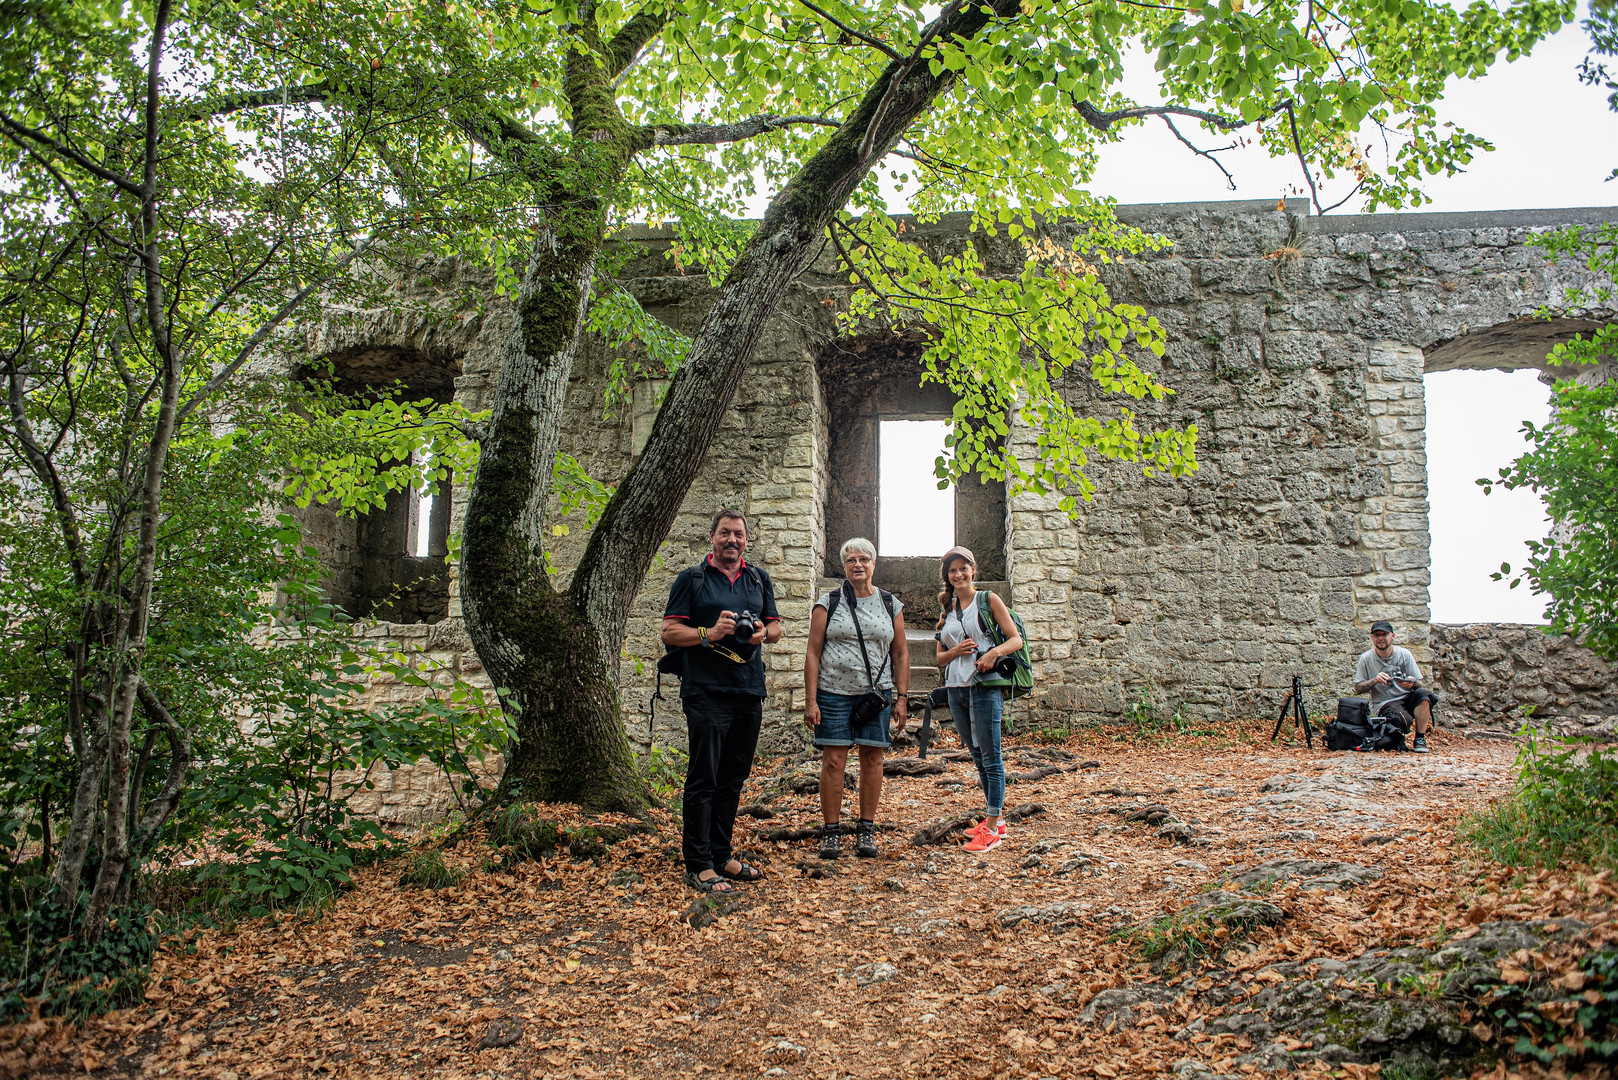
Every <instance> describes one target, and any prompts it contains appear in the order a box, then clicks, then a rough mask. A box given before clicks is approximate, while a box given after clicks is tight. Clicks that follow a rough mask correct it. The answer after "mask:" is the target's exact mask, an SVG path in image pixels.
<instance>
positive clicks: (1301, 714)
mask: <svg viewBox="0 0 1618 1080" xmlns="http://www.w3.org/2000/svg"><path fill="white" fill-rule="evenodd" d="M1298 723H1300V724H1302V725H1303V741H1304V742H1306V743H1308V744H1309V749H1311V750H1313V749H1314V748H1315V733H1314V732H1313V731H1311V730H1310V729H1309V711H1308V710H1307V709H1305V708H1304V707H1303V699H1302V698H1299V699H1298Z"/></svg>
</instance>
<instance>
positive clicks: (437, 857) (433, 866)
mask: <svg viewBox="0 0 1618 1080" xmlns="http://www.w3.org/2000/svg"><path fill="white" fill-rule="evenodd" d="M465 877H466V874H465V873H463V872H462V871H461V870H459V869H457V868H456V867H453V866H451V865H449V864H448V863H446V862H445V861H444V853H443V852H441V851H439V850H438V849H437V848H419V849H417V850H416V851H413V852H411V853H410V858H409V859H408V860H407V861H406V863H405V870H404V873H403V874H400V875H399V882H400V884H402V885H420V886H422V887H423V888H427V889H447V888H449V887H451V886H453V885H459V884H460V883H461V881H462V879H464V878H465Z"/></svg>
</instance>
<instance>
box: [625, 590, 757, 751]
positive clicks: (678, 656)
mask: <svg viewBox="0 0 1618 1080" xmlns="http://www.w3.org/2000/svg"><path fill="white" fill-rule="evenodd" d="M707 564H708V560H707V559H706V558H704V559H703V560H702V562H699V563H697V565H696V566H694V567H692V569H693V570H696V571H697V572H698V573H701V572H702V571H703V570H704V569H705V568H706V567H707ZM744 569H745V570H746V571H747V576H748V578H749V580H751V581H752V582H753V584H754V585H755V586H757V587H758V592H759V596H760V597H761V598H762V597H763V595H764V578H763V577H762V576H761V575H760V574H759V572H758V567H756V566H745V567H744ZM697 648H701V646H699V645H664V646H663V655H662V656H659V657H658V658H657V687H656V689H654V690H653V691H652V697H651V702H650V703H649V705H650V708H651V714H652V722H653V723H654V724H655V723H656V722H657V705H656V703H657V702H659V701H663V700H665V699H664V697H663V676H665V675H672V676H674V677H675V678H676V679H683V678H685V658H686V654H687V653H689V652H690V651H691V650H692V649H697Z"/></svg>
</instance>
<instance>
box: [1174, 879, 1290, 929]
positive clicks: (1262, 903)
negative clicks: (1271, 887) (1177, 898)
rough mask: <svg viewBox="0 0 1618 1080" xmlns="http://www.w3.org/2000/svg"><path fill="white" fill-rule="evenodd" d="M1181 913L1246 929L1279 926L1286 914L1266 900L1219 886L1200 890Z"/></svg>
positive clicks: (1232, 927)
mask: <svg viewBox="0 0 1618 1080" xmlns="http://www.w3.org/2000/svg"><path fill="white" fill-rule="evenodd" d="M1185 914H1186V915H1194V916H1197V917H1199V918H1201V919H1204V920H1206V921H1208V922H1212V923H1218V924H1219V925H1221V926H1228V927H1230V928H1231V929H1232V930H1249V929H1252V928H1253V927H1255V926H1279V925H1280V924H1281V922H1282V921H1283V920H1284V919H1286V917H1287V916H1286V912H1284V911H1282V910H1281V909H1280V908H1279V907H1277V906H1275V905H1274V904H1272V903H1270V902H1269V901H1268V900H1260V899H1258V898H1257V897H1254V896H1244V895H1242V894H1241V893H1231V892H1226V891H1225V890H1223V889H1215V890H1214V891H1213V892H1207V893H1203V894H1202V895H1201V896H1199V897H1197V898H1196V899H1195V900H1194V901H1192V902H1191V904H1190V905H1189V906H1188V907H1187V908H1186V909H1185Z"/></svg>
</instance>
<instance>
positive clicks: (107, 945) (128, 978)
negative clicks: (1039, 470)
mask: <svg viewBox="0 0 1618 1080" xmlns="http://www.w3.org/2000/svg"><path fill="white" fill-rule="evenodd" d="M81 900H82V896H81ZM83 912H84V905H83V904H82V903H80V904H79V905H78V906H77V909H76V911H70V910H68V909H67V908H64V907H62V906H61V905H60V904H57V903H55V902H54V901H49V900H47V901H41V902H39V903H36V904H34V905H33V906H32V907H29V908H26V909H18V910H14V911H13V912H12V913H11V915H10V916H9V917H8V918H7V919H6V920H5V922H4V924H3V930H0V1020H5V1021H11V1022H17V1021H21V1020H25V1019H27V1018H28V1016H29V1014H30V1011H31V1009H32V1007H33V1004H34V1003H35V1002H36V1001H37V1002H38V1005H39V1009H40V1012H41V1013H42V1014H44V1015H46V1016H62V1015H66V1016H73V1017H78V1018H83V1017H85V1016H88V1015H90V1014H91V1013H99V1012H105V1011H106V1010H108V1009H116V1008H120V1007H122V1006H125V1005H132V1004H134V1003H135V1002H137V1001H139V1000H140V999H141V995H142V993H143V992H144V987H145V985H146V975H147V973H148V972H149V971H150V970H151V965H152V954H153V953H154V952H155V951H156V950H157V940H158V926H157V919H156V916H155V915H154V913H153V912H152V910H151V909H150V908H146V907H141V906H131V907H125V908H123V909H114V910H113V912H112V916H111V918H110V919H109V920H108V922H107V925H106V928H105V929H104V930H103V931H102V933H101V935H100V936H99V937H97V938H96V939H95V940H93V941H85V940H83V938H82V937H81V936H80V934H79V931H80V930H82V927H81V926H80V925H79V919H80V918H81V917H82V915H83Z"/></svg>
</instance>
